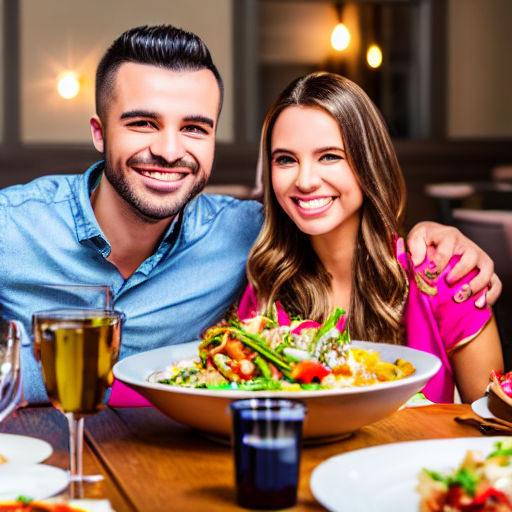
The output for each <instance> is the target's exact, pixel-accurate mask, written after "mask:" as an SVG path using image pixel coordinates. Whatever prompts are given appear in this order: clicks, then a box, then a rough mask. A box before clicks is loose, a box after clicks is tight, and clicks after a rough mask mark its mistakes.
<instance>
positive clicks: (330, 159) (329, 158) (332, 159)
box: [321, 153, 343, 162]
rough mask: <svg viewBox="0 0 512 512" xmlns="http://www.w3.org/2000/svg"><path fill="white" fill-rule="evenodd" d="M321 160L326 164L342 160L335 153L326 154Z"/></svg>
mask: <svg viewBox="0 0 512 512" xmlns="http://www.w3.org/2000/svg"><path fill="white" fill-rule="evenodd" d="M321 160H324V161H326V162H335V161H337V160H343V157H342V156H341V155H337V154H335V153H326V154H325V155H322V157H321Z"/></svg>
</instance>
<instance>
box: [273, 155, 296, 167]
mask: <svg viewBox="0 0 512 512" xmlns="http://www.w3.org/2000/svg"><path fill="white" fill-rule="evenodd" d="M274 161H275V163H276V164H277V165H288V164H292V163H293V162H295V160H294V159H293V158H292V157H291V156H288V155H280V156H276V157H275V159H274Z"/></svg>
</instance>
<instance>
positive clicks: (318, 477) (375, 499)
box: [310, 437, 505, 512]
mask: <svg viewBox="0 0 512 512" xmlns="http://www.w3.org/2000/svg"><path fill="white" fill-rule="evenodd" d="M501 439H505V438H503V437H485V438H480V437H459V438H456V439H433V440H429V441H409V442H405V443H391V444H385V445H382V446H375V447H372V448H364V449H362V450H355V451H353V452H348V453H344V454H342V455H336V456H334V457H331V458H330V459H327V460H326V461H325V462H322V463H321V464H320V465H319V466H317V467H316V468H315V469H314V470H313V473H312V474H311V480H310V486H311V492H312V493H313V495H314V496H315V498H316V499H317V500H318V501H319V502H320V503H321V504H322V505H323V506H324V507H325V508H327V509H328V510H330V511H331V512H396V511H398V510H399V511H400V512H418V510H419V503H420V498H419V494H417V492H416V490H415V488H416V486H417V484H418V473H419V472H420V471H421V469H422V468H428V469H432V470H438V471H439V470H440V471H443V470H447V469H455V468H457V467H458V466H459V465H460V463H461V462H462V460H463V458H464V455H465V453H466V450H468V449H473V450H481V451H482V452H483V453H484V454H487V453H488V452H490V451H491V449H492V448H493V446H494V443H495V442H496V441H498V440H501Z"/></svg>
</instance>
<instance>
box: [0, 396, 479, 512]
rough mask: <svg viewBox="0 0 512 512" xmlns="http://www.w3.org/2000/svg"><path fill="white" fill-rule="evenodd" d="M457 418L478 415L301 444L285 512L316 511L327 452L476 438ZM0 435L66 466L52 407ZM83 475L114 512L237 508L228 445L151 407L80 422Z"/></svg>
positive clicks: (453, 413)
mask: <svg viewBox="0 0 512 512" xmlns="http://www.w3.org/2000/svg"><path fill="white" fill-rule="evenodd" d="M458 416H459V417H460V416H474V417H475V418H478V417H477V416H476V415H475V414H474V413H473V412H472V410H471V408H470V406H469V405H462V404H436V405H428V406H422V407H405V408H403V409H401V410H398V411H396V412H395V413H393V414H392V415H391V416H389V417H387V418H385V419H383V420H380V421H378V422H376V423H373V424H371V425H368V426H365V427H363V428H361V429H359V430H358V431H356V432H354V433H353V434H351V435H350V437H348V438H347V439H343V440H339V441H336V442H331V443H327V444H315V445H306V446H304V448H303V451H302V460H301V467H300V480H299V489H298V501H297V505H296V506H295V507H293V508H292V509H289V510H294V511H320V510H324V509H323V507H322V506H321V505H320V504H319V503H318V502H317V501H316V500H315V498H314V496H313V494H312V492H311V489H310V484H309V482H310V477H311V473H312V471H313V470H314V469H315V467H317V466H318V465H319V464H320V463H321V462H323V461H325V460H326V459H328V458H329V457H332V456H334V455H338V454H342V453H346V452H349V451H352V450H357V449H360V448H366V447H370V446H376V445H382V444H386V443H396V442H401V441H412V440H423V439H439V438H451V437H470V436H481V435H482V434H481V433H480V432H479V431H478V430H477V429H475V428H473V427H471V426H469V425H467V424H460V423H458V422H456V421H455V420H454V418H455V417H458ZM0 432H8V433H16V434H22V435H28V436H33V437H37V438H40V439H44V440H46V441H48V442H49V443H50V444H51V445H52V447H53V449H54V452H53V454H52V455H51V456H50V457H49V458H48V459H47V460H46V461H45V463H46V464H51V465H54V466H58V467H60V468H67V464H68V459H67V422H66V420H65V418H64V416H63V415H62V414H61V413H59V412H58V411H57V410H55V409H53V408H51V407H48V406H41V407H33V406H31V407H26V408H20V409H18V410H17V411H16V412H15V413H14V414H13V415H12V416H11V417H10V418H8V419H7V420H5V421H4V422H3V423H2V424H0ZM84 473H86V474H101V475H103V476H104V479H103V480H102V481H100V482H95V483H87V484H84V487H83V495H84V497H86V498H98V499H101V498H103V499H104V498H107V499H108V500H109V501H110V503H111V505H112V508H113V509H114V510H115V511H117V512H123V511H141V512H147V511H154V512H157V511H169V510H179V511H223V512H229V511H235V510H243V509H241V508H240V507H238V506H237V505H236V501H235V485H234V462H233V455H232V451H231V448H230V447H229V446H228V445H225V444H221V443H218V442H215V441H213V440H211V439H209V438H208V437H206V436H205V435H203V434H201V433H199V432H196V431H194V430H192V429H190V428H188V427H185V426H182V425H180V424H178V423H176V422H175V421H173V420H172V419H170V418H168V417H167V416H164V415H163V414H162V413H161V412H159V411H158V410H156V409H154V408H152V407H141V408H125V409H121V408H116V409H113V408H106V409H104V410H103V411H101V412H100V413H98V414H96V415H94V416H89V417H87V418H86V420H85V445H84ZM67 493H69V491H65V492H64V493H63V495H62V496H63V497H67Z"/></svg>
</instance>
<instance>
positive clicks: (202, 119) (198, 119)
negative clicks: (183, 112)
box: [184, 116, 215, 128]
mask: <svg viewBox="0 0 512 512" xmlns="http://www.w3.org/2000/svg"><path fill="white" fill-rule="evenodd" d="M184 121H186V122H187V123H190V122H192V123H201V124H206V125H208V126H209V127H210V128H213V126H214V124H215V123H214V121H213V119H212V118H210V117H205V116H188V117H185V119H184Z"/></svg>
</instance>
